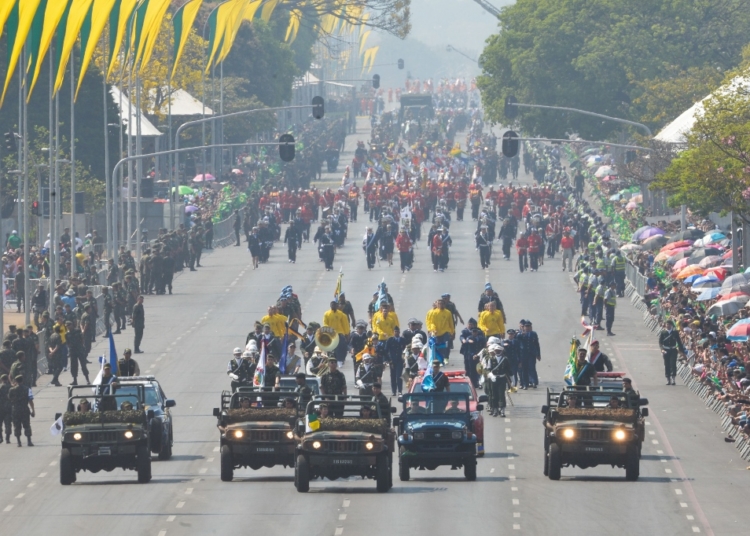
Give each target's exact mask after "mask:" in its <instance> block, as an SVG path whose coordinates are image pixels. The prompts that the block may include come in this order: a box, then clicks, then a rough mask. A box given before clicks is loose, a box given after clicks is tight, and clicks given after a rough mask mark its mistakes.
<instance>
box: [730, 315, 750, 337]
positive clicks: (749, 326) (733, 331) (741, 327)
mask: <svg viewBox="0 0 750 536" xmlns="http://www.w3.org/2000/svg"><path fill="white" fill-rule="evenodd" d="M748 320H750V318H743V319H742V320H740V321H739V322H737V323H736V324H735V325H734V326H732V327H731V328H729V330H728V331H727V339H729V340H730V341H746V340H748V337H750V323H748V322H747V321H748Z"/></svg>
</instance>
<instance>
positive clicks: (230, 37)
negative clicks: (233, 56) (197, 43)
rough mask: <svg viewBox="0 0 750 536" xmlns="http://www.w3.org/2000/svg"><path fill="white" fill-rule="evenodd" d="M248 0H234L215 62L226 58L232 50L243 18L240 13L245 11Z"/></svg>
mask: <svg viewBox="0 0 750 536" xmlns="http://www.w3.org/2000/svg"><path fill="white" fill-rule="evenodd" d="M247 1H248V0H235V3H234V7H233V9H232V11H231V13H230V15H229V20H228V21H227V25H226V27H225V28H224V38H223V40H222V43H221V50H220V52H219V54H218V56H217V59H216V63H221V62H222V61H224V60H225V59H226V57H227V56H228V55H229V53H230V52H231V50H232V46H233V45H234V40H235V39H236V38H237V33H238V32H239V31H240V26H241V25H242V21H243V20H244V19H243V17H242V15H243V13H244V11H245V8H246V6H247V5H248V4H247Z"/></svg>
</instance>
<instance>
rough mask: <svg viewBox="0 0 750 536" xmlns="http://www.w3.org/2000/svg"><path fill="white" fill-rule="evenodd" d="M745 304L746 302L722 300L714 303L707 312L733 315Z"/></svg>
mask: <svg viewBox="0 0 750 536" xmlns="http://www.w3.org/2000/svg"><path fill="white" fill-rule="evenodd" d="M744 306H745V304H744V303H741V302H738V301H734V300H726V301H720V302H716V303H715V304H713V305H712V306H711V307H710V308H709V310H708V311H706V313H707V314H709V315H718V316H732V315H736V314H737V313H738V312H739V310H740V309H742V308H743V307H744Z"/></svg>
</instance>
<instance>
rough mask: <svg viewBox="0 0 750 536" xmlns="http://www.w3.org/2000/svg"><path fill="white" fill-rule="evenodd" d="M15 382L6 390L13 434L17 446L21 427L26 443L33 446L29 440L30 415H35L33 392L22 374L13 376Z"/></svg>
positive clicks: (19, 442)
mask: <svg viewBox="0 0 750 536" xmlns="http://www.w3.org/2000/svg"><path fill="white" fill-rule="evenodd" d="M13 379H14V381H15V382H16V385H15V386H14V387H11V388H10V391H9V392H8V399H9V400H10V404H11V416H12V419H13V435H15V436H16V441H17V442H18V446H19V447H20V446H22V445H21V428H23V430H24V435H25V436H26V444H27V445H28V446H29V447H33V446H34V443H32V442H31V417H34V416H35V415H36V413H35V411H34V394H33V393H32V392H31V388H29V387H28V386H27V385H26V384H25V383H24V381H23V375H21V374H19V375H18V376H16V377H15V378H13Z"/></svg>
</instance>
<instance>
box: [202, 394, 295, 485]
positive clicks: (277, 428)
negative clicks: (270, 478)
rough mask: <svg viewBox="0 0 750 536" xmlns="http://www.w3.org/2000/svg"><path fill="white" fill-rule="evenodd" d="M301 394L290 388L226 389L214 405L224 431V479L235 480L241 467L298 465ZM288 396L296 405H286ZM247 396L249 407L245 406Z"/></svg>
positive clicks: (221, 433)
mask: <svg viewBox="0 0 750 536" xmlns="http://www.w3.org/2000/svg"><path fill="white" fill-rule="evenodd" d="M297 396H298V395H297V394H296V393H295V392H294V389H290V388H281V389H279V390H271V389H266V388H256V387H239V388H237V389H236V390H235V392H234V393H230V392H229V391H224V392H223V393H222V395H221V407H220V408H214V416H215V417H217V419H218V425H217V426H218V428H219V431H220V438H219V445H220V447H221V480H223V481H224V482H231V481H232V479H233V478H234V470H235V469H236V468H240V467H250V468H251V469H254V470H257V469H260V468H261V467H273V466H275V465H283V466H284V467H293V466H294V457H295V447H296V445H297V440H298V438H297V435H296V433H295V428H294V427H295V425H296V421H297V418H298V409H297V408H298V407H299V400H298V398H297ZM287 398H293V399H294V402H295V407H294V408H285V407H283V406H284V400H285V399H287ZM243 400H246V402H245V405H247V406H249V407H246V408H243V407H242V405H243Z"/></svg>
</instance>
